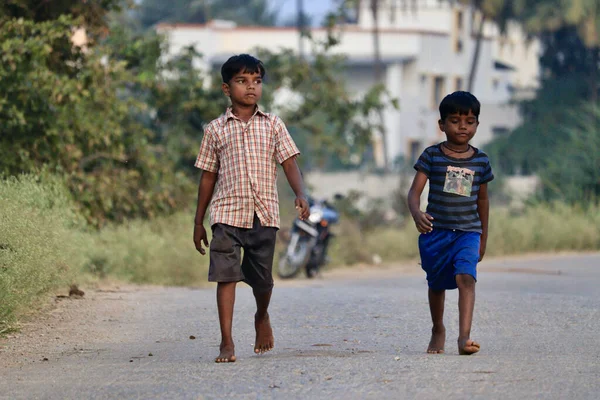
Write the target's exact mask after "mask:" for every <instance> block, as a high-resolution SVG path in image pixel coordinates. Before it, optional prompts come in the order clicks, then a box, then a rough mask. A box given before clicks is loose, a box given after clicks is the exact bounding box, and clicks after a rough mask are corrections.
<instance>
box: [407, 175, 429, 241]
mask: <svg viewBox="0 0 600 400" xmlns="http://www.w3.org/2000/svg"><path fill="white" fill-rule="evenodd" d="M426 183H427V175H425V173H423V172H422V171H417V173H416V174H415V178H414V179H413V182H412V185H411V186H410V190H409V191H408V209H409V210H410V214H411V215H412V217H413V219H414V220H415V225H416V226H417V230H418V231H419V232H420V233H428V232H431V231H432V230H433V223H432V222H431V221H433V217H432V216H431V215H429V214H427V213H424V212H423V211H421V194H422V193H423V189H424V188H425V184H426Z"/></svg>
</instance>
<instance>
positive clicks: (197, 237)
mask: <svg viewBox="0 0 600 400" xmlns="http://www.w3.org/2000/svg"><path fill="white" fill-rule="evenodd" d="M202 243H204V246H205V247H207V248H208V238H207V237H206V229H204V225H202V224H200V225H198V224H194V244H195V245H196V250H198V251H199V252H200V254H202V255H205V254H206V249H205V248H204V247H202Z"/></svg>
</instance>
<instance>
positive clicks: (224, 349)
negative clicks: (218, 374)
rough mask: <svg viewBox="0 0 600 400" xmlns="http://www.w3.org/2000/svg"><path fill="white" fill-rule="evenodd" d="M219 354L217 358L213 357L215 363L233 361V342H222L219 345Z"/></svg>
mask: <svg viewBox="0 0 600 400" xmlns="http://www.w3.org/2000/svg"><path fill="white" fill-rule="evenodd" d="M220 349H221V354H219V356H218V357H217V358H215V362H216V363H227V362H235V360H236V358H235V354H234V349H235V346H234V345H233V343H231V344H223V343H221V346H220Z"/></svg>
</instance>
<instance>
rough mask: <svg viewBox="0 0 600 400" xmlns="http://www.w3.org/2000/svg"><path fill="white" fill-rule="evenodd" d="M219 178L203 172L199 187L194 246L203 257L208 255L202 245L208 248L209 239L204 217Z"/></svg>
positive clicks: (211, 173)
mask: <svg viewBox="0 0 600 400" xmlns="http://www.w3.org/2000/svg"><path fill="white" fill-rule="evenodd" d="M218 176H219V175H218V174H217V173H215V172H209V171H202V176H201V177H200V184H199V185H198V204H197V206H196V216H195V218H194V244H195V245H196V250H198V251H199V252H200V254H202V255H204V254H206V250H205V249H204V248H203V247H202V243H204V246H206V247H208V238H207V236H206V229H204V216H205V215H206V209H207V208H208V205H209V204H210V200H211V199H212V196H213V192H214V191H215V184H216V183H217V178H218Z"/></svg>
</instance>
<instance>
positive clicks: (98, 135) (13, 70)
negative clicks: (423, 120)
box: [0, 0, 384, 226]
mask: <svg viewBox="0 0 600 400" xmlns="http://www.w3.org/2000/svg"><path fill="white" fill-rule="evenodd" d="M67 3H68V2H67V1H66V0H65V2H63V3H61V4H62V5H64V6H65V8H64V10H65V11H66V12H68V11H69V10H71V12H72V15H70V16H69V15H62V16H59V17H57V18H56V19H52V18H51V16H52V15H51V14H48V15H46V16H45V17H39V18H38V17H36V18H38V19H39V21H38V20H34V19H31V18H33V17H31V16H29V17H30V18H25V17H28V16H27V15H26V16H25V17H20V18H9V17H8V16H7V15H6V14H4V17H3V19H2V24H1V25H0V43H1V46H2V61H3V62H2V63H1V64H0V118H1V119H2V121H3V125H2V127H1V128H0V129H1V135H0V174H4V175H17V174H20V173H23V172H35V171H39V170H40V169H42V168H49V169H50V170H52V171H55V172H57V173H59V174H61V175H62V176H63V177H64V179H65V181H66V182H67V184H68V187H69V188H70V190H71V193H72V194H73V196H74V199H75V200H76V202H77V203H78V204H79V206H80V208H81V210H82V212H83V213H84V215H85V216H86V217H87V219H88V221H90V222H91V223H93V224H95V225H96V226H102V225H103V224H105V223H106V222H108V221H117V222H120V221H125V220H126V219H129V218H135V217H153V216H155V215H158V214H162V213H168V212H171V211H172V210H175V209H181V208H183V207H186V206H187V205H189V204H191V199H192V196H193V193H194V192H195V185H196V184H195V183H194V181H195V176H196V171H195V170H194V169H193V161H194V158H195V156H196V153H197V150H198V146H199V145H200V141H201V139H202V130H203V127H204V126H205V124H206V123H208V122H209V121H210V120H212V119H214V118H216V117H218V116H219V115H220V114H221V113H222V112H223V111H224V110H225V107H226V106H227V104H228V99H227V98H226V97H225V96H224V95H223V94H222V92H221V88H220V86H221V82H220V78H219V77H218V76H217V75H216V73H215V75H209V76H207V75H206V74H205V73H203V72H202V71H200V70H198V69H197V68H196V67H195V66H196V65H198V63H197V61H198V59H199V58H200V57H202V55H201V54H198V53H197V52H196V51H195V50H194V49H193V48H187V49H184V50H183V51H182V52H180V53H179V54H175V55H173V54H171V53H170V52H169V51H168V43H167V42H166V41H165V40H164V38H162V37H161V36H159V35H157V34H156V33H154V32H149V31H143V30H139V29H136V28H135V27H136V24H135V23H132V24H131V25H130V24H126V23H125V24H124V23H122V22H124V21H127V17H124V16H123V15H120V16H119V19H117V20H118V21H120V22H121V24H115V23H113V24H106V25H102V23H101V22H100V21H101V19H99V20H97V25H96V26H97V27H98V29H100V28H101V27H103V26H104V27H103V28H102V29H106V32H108V33H109V34H108V35H98V36H97V38H98V40H94V41H90V42H88V43H86V45H85V46H84V47H77V46H75V45H74V44H73V42H72V41H71V38H72V34H73V30H74V28H76V27H82V26H83V27H85V26H86V24H87V23H88V22H86V19H85V16H83V15H82V14H81V13H79V14H78V13H77V12H74V11H72V10H73V9H72V8H69V7H67V6H68V4H67ZM75 3H78V2H77V1H74V0H73V1H72V2H71V4H72V5H73V4H75ZM109 3H110V4H113V3H111V2H107V3H106V4H109ZM15 4H16V3H15ZM23 4H25V3H23ZM115 4H116V2H115ZM107 7H108V6H107ZM109 9H110V8H106V9H105V11H109ZM12 12H13V13H15V12H14V10H12ZM17 14H18V13H17ZM18 15H19V16H20V14H18ZM105 15H106V14H103V18H104V17H105ZM113 21H114V20H113ZM102 29H100V30H102ZM332 43H333V41H330V42H328V43H327V44H322V45H320V46H321V47H319V46H317V48H318V50H316V52H315V54H314V61H312V62H311V63H310V64H309V63H306V62H304V61H302V60H300V59H298V58H297V57H296V56H295V55H294V54H293V52H291V51H282V52H280V53H270V52H267V51H265V50H257V52H258V54H259V55H260V56H261V57H262V58H263V60H264V62H265V64H266V65H267V70H268V84H267V88H266V90H265V93H266V95H265V98H264V99H263V102H262V104H261V106H262V107H263V108H265V109H267V110H269V111H270V110H271V109H272V107H274V106H276V104H275V98H276V96H275V93H274V92H276V91H277V90H278V89H281V88H286V89H287V90H289V91H291V92H292V93H293V95H294V96H295V98H299V99H301V101H299V102H298V103H297V107H280V112H281V115H282V116H283V117H284V118H285V120H286V123H287V125H288V127H289V129H290V131H292V132H293V133H294V135H295V138H296V139H297V140H298V142H299V143H304V144H305V145H306V146H307V147H308V148H310V149H312V150H314V154H316V156H315V159H314V160H326V159H328V155H329V156H330V155H331V154H335V153H339V154H341V156H340V157H339V159H340V160H343V161H341V162H347V159H348V156H349V155H350V151H348V148H349V147H352V148H353V149H354V152H356V153H357V154H359V155H360V154H362V152H363V151H364V149H365V147H367V145H368V143H369V142H370V140H369V139H370V136H371V134H372V132H373V131H374V130H376V129H377V128H378V126H377V125H376V124H373V123H371V122H370V120H369V119H368V118H363V117H367V116H369V115H370V114H371V113H372V112H373V111H374V110H376V109H378V108H380V107H383V101H384V99H383V98H382V97H381V95H382V94H383V89H382V88H375V89H373V91H371V92H370V93H369V94H368V95H367V96H366V97H365V98H360V99H359V98H353V97H351V96H350V95H349V93H348V92H347V90H346V88H345V87H344V83H343V82H342V81H341V80H339V75H338V73H339V70H340V69H341V68H342V65H343V59H342V58H340V57H337V56H332V55H330V54H329V47H328V46H329V45H331V44H332ZM167 54H169V56H167ZM307 147H304V150H306V149H307ZM314 160H313V161H314Z"/></svg>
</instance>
